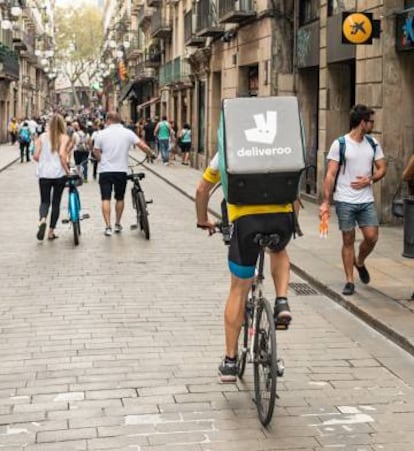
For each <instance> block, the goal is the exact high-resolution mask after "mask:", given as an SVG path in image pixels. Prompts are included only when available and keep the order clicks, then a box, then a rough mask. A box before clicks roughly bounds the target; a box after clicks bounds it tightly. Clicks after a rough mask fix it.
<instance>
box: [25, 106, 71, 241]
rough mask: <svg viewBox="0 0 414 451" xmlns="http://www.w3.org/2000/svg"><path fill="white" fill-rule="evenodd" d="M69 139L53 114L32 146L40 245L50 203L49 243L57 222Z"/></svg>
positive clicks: (60, 122)
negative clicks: (35, 165) (35, 166)
mask: <svg viewBox="0 0 414 451" xmlns="http://www.w3.org/2000/svg"><path fill="white" fill-rule="evenodd" d="M69 150H70V138H69V136H68V135H67V134H66V126H65V121H64V120H63V117H62V116H61V115H60V114H54V115H53V116H52V117H51V118H50V120H49V124H48V127H47V130H46V132H45V133H42V134H41V135H40V136H39V138H38V139H37V140H36V142H35V152H34V155H33V159H34V160H35V161H37V162H38V163H39V165H38V168H37V175H38V177H39V188H40V208H39V218H40V219H39V229H38V231H37V235H36V236H37V239H38V240H39V241H42V240H43V239H44V237H45V232H46V220H47V215H48V213H49V207H50V203H51V200H52V213H51V216H50V224H49V231H48V239H49V240H54V239H55V238H57V236H56V235H55V228H56V223H57V220H58V218H59V212H60V201H61V199H62V194H63V190H64V189H65V183H66V176H67V175H68V174H69V165H68V155H69V154H68V151H69Z"/></svg>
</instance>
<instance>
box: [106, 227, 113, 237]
mask: <svg viewBox="0 0 414 451" xmlns="http://www.w3.org/2000/svg"><path fill="white" fill-rule="evenodd" d="M105 236H112V228H111V227H107V228H106V229H105Z"/></svg>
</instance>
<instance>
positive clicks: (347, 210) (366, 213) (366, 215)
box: [335, 202, 379, 232]
mask: <svg viewBox="0 0 414 451" xmlns="http://www.w3.org/2000/svg"><path fill="white" fill-rule="evenodd" d="M335 210H336V215H337V216H338V225H339V230H342V231H343V232H348V231H350V230H353V229H354V228H355V226H356V225H357V224H358V226H359V227H360V228H362V227H378V226H379V222H378V216H377V210H376V209H375V204H374V202H366V203H363V204H349V203H348V202H335Z"/></svg>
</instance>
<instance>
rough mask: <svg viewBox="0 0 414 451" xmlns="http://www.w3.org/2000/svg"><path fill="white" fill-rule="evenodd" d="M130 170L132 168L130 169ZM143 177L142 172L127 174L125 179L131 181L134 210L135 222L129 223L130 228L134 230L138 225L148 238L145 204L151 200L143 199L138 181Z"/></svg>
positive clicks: (148, 229) (148, 227) (148, 228)
mask: <svg viewBox="0 0 414 451" xmlns="http://www.w3.org/2000/svg"><path fill="white" fill-rule="evenodd" d="M131 170H132V169H131ZM143 178H145V173H144V172H138V173H134V172H133V170H132V173H131V174H128V176H127V179H128V180H131V181H132V182H133V186H132V188H131V197H132V208H134V210H136V215H137V223H136V224H133V225H131V230H135V229H137V228H138V227H139V228H140V230H141V231H144V235H145V238H146V239H147V240H149V239H150V226H149V221H148V214H149V213H148V209H147V205H148V204H152V202H153V201H152V200H145V195H144V191H143V189H142V187H141V183H140V181H141V180H142V179H143Z"/></svg>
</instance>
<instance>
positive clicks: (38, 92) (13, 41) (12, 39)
mask: <svg viewBox="0 0 414 451" xmlns="http://www.w3.org/2000/svg"><path fill="white" fill-rule="evenodd" d="M52 66H53V4H52V2H50V1H45V2H42V4H40V2H37V1H35V0H32V1H29V0H18V1H9V0H7V1H3V2H2V3H0V142H6V141H7V139H8V136H7V135H8V133H7V126H8V122H9V120H10V118H11V117H16V118H18V119H22V118H25V117H31V116H39V115H40V114H41V113H42V112H43V111H44V110H45V109H46V108H47V107H48V106H49V105H50V102H51V99H50V97H49V96H50V93H51V90H52V85H53V79H54V75H52V73H53V72H52V71H53V69H52Z"/></svg>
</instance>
